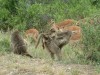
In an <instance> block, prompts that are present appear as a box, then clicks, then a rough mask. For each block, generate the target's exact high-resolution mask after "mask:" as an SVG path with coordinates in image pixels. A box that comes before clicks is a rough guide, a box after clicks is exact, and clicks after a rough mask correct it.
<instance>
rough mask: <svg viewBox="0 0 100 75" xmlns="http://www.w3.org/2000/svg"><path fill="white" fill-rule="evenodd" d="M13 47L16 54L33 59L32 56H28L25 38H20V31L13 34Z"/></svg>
mask: <svg viewBox="0 0 100 75" xmlns="http://www.w3.org/2000/svg"><path fill="white" fill-rule="evenodd" d="M11 47H12V49H13V52H14V53H15V54H19V55H26V56H28V57H30V58H32V56H31V55H30V54H28V52H27V47H26V44H25V42H24V40H23V38H22V37H21V36H20V34H19V31H18V30H16V31H14V32H13V33H12V34H11Z"/></svg>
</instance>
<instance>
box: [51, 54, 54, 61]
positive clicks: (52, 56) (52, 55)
mask: <svg viewBox="0 0 100 75" xmlns="http://www.w3.org/2000/svg"><path fill="white" fill-rule="evenodd" d="M50 55H51V58H52V59H53V60H54V53H52V52H50Z"/></svg>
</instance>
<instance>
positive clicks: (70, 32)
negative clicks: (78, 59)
mask: <svg viewBox="0 0 100 75" xmlns="http://www.w3.org/2000/svg"><path fill="white" fill-rule="evenodd" d="M71 35H72V31H69V30H68V31H66V32H65V37H66V38H67V39H70V37H71Z"/></svg>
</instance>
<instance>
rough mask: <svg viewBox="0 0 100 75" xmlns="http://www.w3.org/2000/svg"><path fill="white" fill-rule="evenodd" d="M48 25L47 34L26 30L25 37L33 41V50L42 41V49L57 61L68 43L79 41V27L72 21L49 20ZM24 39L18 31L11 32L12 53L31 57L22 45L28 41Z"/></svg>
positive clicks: (33, 29)
mask: <svg viewBox="0 0 100 75" xmlns="http://www.w3.org/2000/svg"><path fill="white" fill-rule="evenodd" d="M49 25H50V26H51V28H50V29H49V30H48V32H44V33H40V32H39V31H38V30H37V29H35V28H31V29H28V30H26V31H25V37H26V38H29V37H31V38H32V39H33V40H34V42H35V48H37V46H38V44H39V42H40V40H42V47H43V49H44V48H46V49H47V51H48V52H49V53H50V55H51V58H52V59H54V54H56V56H57V57H58V60H61V49H62V47H63V46H64V45H66V44H68V43H70V41H77V40H80V39H81V36H82V34H81V27H79V26H77V25H76V21H75V20H72V19H67V20H64V21H62V22H59V23H55V22H54V21H53V20H51V23H50V24H49ZM26 38H25V39H23V40H22V37H21V36H20V34H19V32H18V31H15V32H13V33H12V38H11V43H12V47H13V51H14V53H16V54H21V55H26V56H29V57H32V56H31V55H29V54H28V52H27V49H26V46H25V43H24V42H26V41H28V40H26ZM20 50H21V51H20ZM22 50H23V51H22Z"/></svg>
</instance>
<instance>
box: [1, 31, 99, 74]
mask: <svg viewBox="0 0 100 75" xmlns="http://www.w3.org/2000/svg"><path fill="white" fill-rule="evenodd" d="M10 34H11V32H7V33H2V32H1V33H0V38H1V39H0V40H1V41H2V40H4V41H6V40H8V41H7V43H6V42H4V43H5V44H4V46H3V47H1V48H2V50H1V49H0V75H7V74H8V75H33V74H34V75H80V74H83V75H87V74H88V72H89V73H90V74H92V75H93V74H95V75H98V74H99V73H100V71H99V68H100V66H92V65H91V64H88V65H87V61H86V60H85V59H84V58H82V57H80V55H83V51H82V50H81V48H78V47H76V48H73V47H71V45H69V44H68V45H66V46H65V47H64V48H63V49H62V61H61V62H59V61H56V60H54V61H53V60H52V59H51V57H50V55H49V53H48V52H47V51H46V50H43V49H42V47H41V44H39V47H38V48H37V49H35V48H34V43H32V44H31V43H29V44H28V52H29V53H30V54H31V55H32V56H33V57H34V59H30V58H28V57H23V56H20V55H15V54H13V53H12V52H9V50H8V49H7V48H10V47H9V46H7V45H6V44H8V43H10ZM5 39H6V40H5ZM0 46H1V45H0ZM5 48H6V49H7V50H8V52H9V53H8V52H7V51H5V50H3V49H5ZM88 70H89V71H88Z"/></svg>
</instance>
